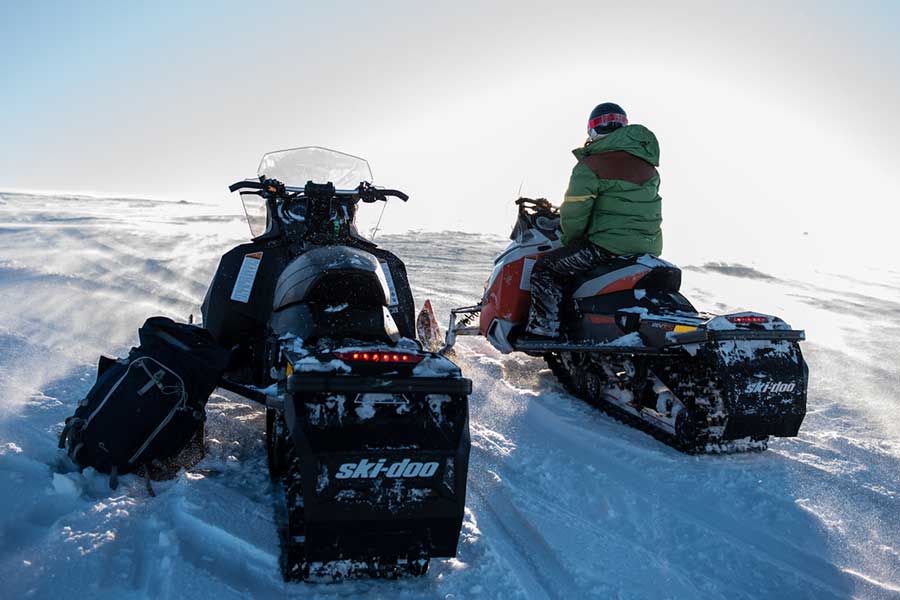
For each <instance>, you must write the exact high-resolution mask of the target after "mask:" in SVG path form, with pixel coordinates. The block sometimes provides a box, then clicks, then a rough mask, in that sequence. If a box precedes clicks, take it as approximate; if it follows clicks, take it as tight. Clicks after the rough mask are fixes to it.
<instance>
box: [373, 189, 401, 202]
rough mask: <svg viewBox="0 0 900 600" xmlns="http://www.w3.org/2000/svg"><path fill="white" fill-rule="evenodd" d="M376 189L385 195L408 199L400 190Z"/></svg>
mask: <svg viewBox="0 0 900 600" xmlns="http://www.w3.org/2000/svg"><path fill="white" fill-rule="evenodd" d="M378 191H380V192H381V193H382V194H384V195H385V196H393V197H394V198H399V199H400V200H403V201H404V202H406V201H407V200H409V196H407V195H406V194H404V193H403V192H401V191H400V190H378Z"/></svg>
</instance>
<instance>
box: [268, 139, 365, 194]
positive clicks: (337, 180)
mask: <svg viewBox="0 0 900 600" xmlns="http://www.w3.org/2000/svg"><path fill="white" fill-rule="evenodd" d="M256 174H257V175H259V176H260V177H265V178H267V179H277V180H278V181H280V182H281V183H283V184H285V185H287V186H296V187H301V186H304V185H306V182H307V181H312V182H313V183H329V182H331V183H333V184H334V187H335V188H336V189H338V190H352V189H356V187H358V186H359V184H360V183H361V182H363V181H368V182H369V183H372V170H371V169H370V168H369V163H368V161H366V159H364V158H360V157H358V156H352V155H350V154H344V153H343V152H337V151H336V150H329V149H328V148H319V147H318V146H307V147H304V148H293V149H291V150H279V151H277V152H269V153H268V154H266V155H265V156H263V157H262V160H261V161H259V168H258V169H257V170H256Z"/></svg>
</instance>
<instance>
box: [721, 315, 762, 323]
mask: <svg viewBox="0 0 900 600" xmlns="http://www.w3.org/2000/svg"><path fill="white" fill-rule="evenodd" d="M725 318H726V319H728V320H729V321H731V322H732V323H736V324H738V325H751V324H754V323H768V322H769V317H763V316H760V315H740V316H734V317H725Z"/></svg>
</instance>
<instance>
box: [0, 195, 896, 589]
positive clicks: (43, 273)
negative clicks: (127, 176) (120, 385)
mask: <svg viewBox="0 0 900 600" xmlns="http://www.w3.org/2000/svg"><path fill="white" fill-rule="evenodd" d="M0 197H2V200H3V201H2V202H0V506H2V507H3V510H2V511H0V580H2V581H3V586H2V588H0V589H2V592H0V596H2V597H3V598H57V597H61V596H63V595H66V596H68V595H74V596H76V597H89V598H110V599H112V598H116V599H119V598H145V597H150V598H215V599H216V600H222V599H228V598H245V597H254V598H284V597H303V598H329V599H333V598H357V597H362V596H365V597H367V598H454V599H461V598H718V597H728V598H748V599H749V598H761V597H765V598H850V597H854V598H897V597H898V596H900V519H898V518H897V515H898V514H900V422H898V420H897V419H896V414H897V412H898V402H900V400H898V398H897V393H896V390H897V388H898V384H900V341H898V340H900V272H898V271H897V270H896V268H895V267H889V268H887V269H881V270H877V269H875V268H874V267H867V270H866V271H860V272H857V273H853V274H841V273H836V272H834V271H833V270H830V269H825V268H821V269H820V270H818V271H816V270H814V269H813V267H812V266H808V267H807V268H806V270H803V271H799V270H798V271H797V272H795V273H780V272H777V271H774V270H772V269H769V268H767V269H766V271H767V274H769V275H770V277H769V278H759V277H743V276H741V275H740V272H739V271H735V270H728V271H721V270H712V269H707V270H687V271H685V273H684V290H683V291H684V293H685V294H686V295H687V296H688V297H689V298H690V299H691V300H692V301H693V302H694V303H695V304H696V305H697V306H698V307H699V308H702V309H708V310H711V311H715V312H718V313H727V312H739V311H742V310H757V311H760V312H762V313H765V314H774V315H778V316H780V317H782V318H784V319H785V320H786V321H787V322H789V323H791V324H793V325H794V326H796V327H798V328H802V329H805V330H806V331H807V334H808V337H809V341H808V342H805V343H804V344H803V349H804V353H805V356H806V358H807V360H808V362H809V366H810V378H811V379H810V395H809V414H808V416H807V419H806V421H805V423H804V426H803V429H802V430H801V434H800V436H799V437H798V438H794V439H775V440H773V441H772V442H771V443H770V446H769V448H770V449H769V450H768V451H766V452H764V453H759V454H749V455H733V456H707V457H695V456H686V455H683V454H680V453H678V452H676V451H675V450H672V449H671V448H668V447H666V446H663V445H661V444H660V443H659V442H657V441H655V440H654V439H652V438H650V437H649V436H647V435H645V434H643V433H641V432H638V431H635V430H633V429H629V428H628V427H625V426H623V425H621V424H620V423H618V422H616V421H613V420H611V419H610V418H608V417H606V416H605V415H603V414H599V413H598V412H597V411H595V410H593V409H591V408H590V407H589V406H587V405H586V404H584V403H582V402H580V401H578V400H575V399H573V398H572V397H571V396H569V395H568V394H566V393H565V392H564V391H563V390H562V388H561V387H560V385H559V384H558V383H557V382H556V381H555V380H554V379H553V377H552V376H551V375H550V373H549V371H548V370H547V369H546V367H545V366H544V364H543V362H542V361H540V360H539V359H535V358H530V357H527V356H523V355H517V354H513V355H508V356H504V355H501V354H499V353H498V352H496V351H494V350H493V349H492V348H491V347H490V346H489V345H488V344H487V343H486V342H485V341H484V340H482V339H480V338H461V339H460V340H459V342H458V343H457V345H456V348H455V351H456V355H455V357H454V360H455V361H456V362H457V363H458V364H459V365H460V366H461V367H462V369H463V373H464V374H465V375H466V376H467V377H470V378H472V379H473V381H474V388H475V392H474V394H473V395H472V397H471V411H472V417H471V431H472V445H473V448H472V457H471V464H470V469H469V491H468V500H467V510H466V517H465V521H464V523H463V534H462V536H461V539H460V544H459V556H458V557H457V558H455V559H451V560H436V561H434V562H433V563H432V566H431V568H430V569H429V572H428V574H427V575H426V576H425V577H423V578H420V579H406V580H401V581H367V580H359V581H349V582H344V583H340V584H336V585H327V586H325V585H310V584H285V583H284V582H282V581H281V579H280V576H279V573H278V555H279V549H278V539H277V534H276V530H275V524H274V521H273V515H272V509H273V498H272V493H271V488H270V486H269V484H268V474H267V472H266V459H265V449H264V446H263V438H262V432H263V428H264V416H263V413H262V410H261V409H260V408H259V407H257V406H255V405H253V404H252V403H250V402H247V401H243V400H241V399H239V398H237V397H234V396H231V395H229V394H226V393H224V392H222V393H216V394H215V395H214V396H213V397H212V398H211V400H210V403H209V407H208V414H209V418H208V424H207V446H208V454H207V456H206V457H205V458H204V459H203V460H202V461H201V462H200V463H199V464H197V465H196V466H195V467H193V468H192V469H190V471H188V472H184V473H181V474H180V475H179V476H178V477H177V478H176V479H174V480H172V481H168V482H155V483H154V484H153V485H154V490H155V492H156V497H151V496H150V495H149V494H148V492H147V489H146V487H145V484H144V482H143V481H142V480H140V479H138V478H137V477H135V476H126V477H122V478H120V487H119V489H118V490H116V491H112V490H110V489H109V487H108V485H107V478H106V477H105V476H104V475H101V474H98V473H95V472H94V471H93V470H91V469H88V470H86V471H84V472H83V473H79V472H78V471H77V470H76V469H74V468H73V466H72V465H71V464H69V463H68V462H67V461H66V460H65V458H64V457H63V456H61V454H60V451H59V450H58V449H57V448H56V435H57V434H58V432H59V430H60V428H61V426H62V422H63V420H64V419H65V417H67V416H69V415H70V414H71V413H72V412H73V410H74V407H75V405H76V403H77V402H78V400H79V399H80V398H81V397H82V396H83V394H84V392H85V391H86V390H87V389H88V388H89V387H90V385H91V384H92V382H93V379H94V374H95V367H96V358H97V355H98V354H99V353H100V352H104V353H107V354H110V355H119V356H121V355H123V354H124V353H125V352H127V349H128V347H129V346H131V345H133V344H136V343H137V333H136V331H137V328H138V327H139V326H140V325H141V323H142V322H143V320H144V318H145V317H147V316H149V315H153V314H165V315H169V316H173V317H175V318H179V319H186V318H187V315H189V314H191V313H193V314H195V315H196V314H197V313H198V305H199V302H200V301H201V299H202V297H203V294H204V292H205V287H206V284H207V282H208V280H209V278H210V277H211V275H212V273H213V271H214V269H215V266H216V263H217V261H218V257H219V255H220V254H221V253H223V252H224V251H225V250H226V249H228V248H230V247H231V246H232V245H234V244H235V243H237V242H239V241H241V240H243V239H246V226H245V225H244V224H243V223H242V222H241V221H240V220H238V218H237V217H235V218H232V217H222V216H221V215H220V214H217V213H216V211H217V210H218V208H217V207H212V206H202V205H191V204H168V203H160V202H150V201H135V200H115V199H112V200H103V199H84V198H65V197H56V198H53V197H46V196H24V195H12V194H3V195H0ZM670 235H676V232H672V233H671V234H670ZM379 242H380V243H381V244H382V245H383V246H385V247H387V248H389V249H392V250H394V251H395V252H397V253H398V254H399V255H400V256H401V257H402V258H404V259H405V260H406V262H407V267H408V270H409V273H410V279H411V281H412V284H413V291H414V295H415V297H416V301H417V304H418V305H421V303H422V302H423V301H424V299H425V298H426V297H428V298H431V300H432V302H433V303H434V308H435V312H436V314H437V315H438V316H439V318H441V320H442V321H443V319H444V315H446V314H447V311H448V310H449V309H450V308H451V307H455V306H462V305H468V304H471V303H472V302H473V301H474V300H475V299H477V298H478V297H479V296H480V293H481V290H482V285H483V283H484V279H485V278H486V277H487V276H488V274H489V273H490V269H491V265H492V259H493V256H494V255H495V254H496V253H497V252H498V251H499V250H500V249H501V248H502V247H503V245H504V243H505V240H503V239H502V238H501V237H499V236H498V237H489V236H480V235H472V234H453V233H448V232H445V233H442V234H437V235H434V234H426V233H410V234H407V235H403V236H384V237H383V238H381V239H380V240H379ZM714 258H715V257H714V256H710V262H714Z"/></svg>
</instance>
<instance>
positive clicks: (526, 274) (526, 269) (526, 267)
mask: <svg viewBox="0 0 900 600" xmlns="http://www.w3.org/2000/svg"><path fill="white" fill-rule="evenodd" d="M535 262H536V260H535V259H534V258H526V259H525V262H524V263H523V264H522V278H521V279H520V280H519V289H520V290H528V291H531V271H532V269H534V263H535Z"/></svg>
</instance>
